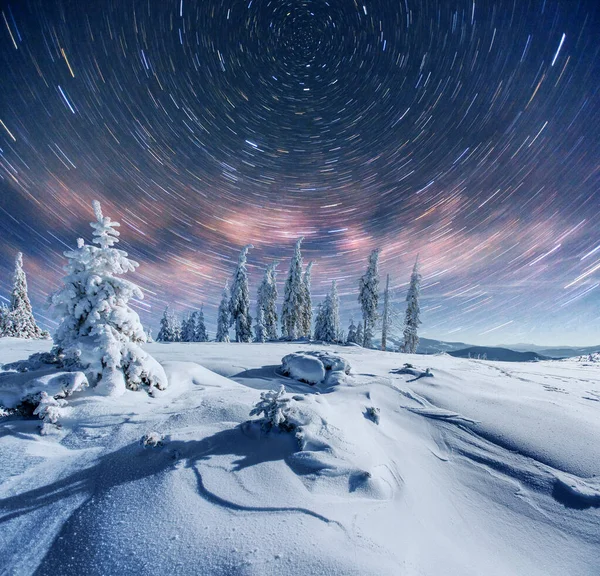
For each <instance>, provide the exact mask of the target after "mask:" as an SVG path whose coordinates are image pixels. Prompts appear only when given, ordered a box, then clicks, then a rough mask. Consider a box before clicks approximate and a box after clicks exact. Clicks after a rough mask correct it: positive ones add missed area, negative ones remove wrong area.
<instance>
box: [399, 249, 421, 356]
mask: <svg viewBox="0 0 600 576" xmlns="http://www.w3.org/2000/svg"><path fill="white" fill-rule="evenodd" d="M420 295H421V273H420V271H419V257H418V256H417V259H416V260H415V265H414V268H413V271H412V274H411V276H410V286H409V287H408V294H407V295H406V316H405V318H404V345H403V347H402V350H403V352H406V353H407V354H416V352H417V347H418V346H419V336H418V335H417V331H418V329H419V324H421V320H420V318H419V316H420V314H421V309H420V307H419V297H420Z"/></svg>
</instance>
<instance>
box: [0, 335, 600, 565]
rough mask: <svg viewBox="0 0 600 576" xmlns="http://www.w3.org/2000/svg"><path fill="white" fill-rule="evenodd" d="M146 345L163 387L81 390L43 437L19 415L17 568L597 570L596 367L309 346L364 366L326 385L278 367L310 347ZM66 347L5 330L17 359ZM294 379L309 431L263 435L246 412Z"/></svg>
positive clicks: (0, 466) (6, 449)
mask: <svg viewBox="0 0 600 576" xmlns="http://www.w3.org/2000/svg"><path fill="white" fill-rule="evenodd" d="M145 348H146V350H147V352H148V353H151V354H152V355H153V356H154V357H155V358H157V360H159V361H160V362H161V363H162V365H163V367H164V370H165V372H166V374H167V375H168V378H169V380H170V385H169V387H168V388H167V390H165V391H164V392H163V393H161V394H160V395H158V396H157V397H155V398H152V397H149V396H148V395H145V394H136V393H134V392H131V391H127V392H126V393H125V394H124V395H123V396H121V397H120V398H117V399H114V398H105V397H102V396H98V395H97V394H95V393H94V390H93V388H90V389H87V390H83V391H80V392H78V393H77V394H73V395H72V396H70V397H69V398H68V400H69V405H68V407H66V410H65V412H64V413H63V414H62V415H61V417H60V420H59V421H58V423H59V424H60V425H61V428H60V429H59V428H56V427H55V426H53V425H52V426H53V429H54V433H53V434H49V435H46V436H40V435H39V434H38V427H39V424H40V423H42V420H40V419H39V418H38V417H37V416H35V417H33V418H31V419H26V418H23V417H19V416H17V415H15V414H13V415H8V416H6V417H5V418H4V419H3V420H2V422H1V426H2V434H1V435H0V524H1V526H2V529H1V530H0V564H1V566H2V571H3V573H6V574H10V575H16V576H21V575H29V574H36V575H39V576H46V575H55V574H60V575H61V576H78V575H80V574H93V575H100V574H102V575H116V574H145V575H148V576H159V575H163V574H169V573H173V572H176V573H177V574H178V575H180V576H192V575H229V574H244V575H246V576H259V575H260V576H276V575H277V576H279V575H281V574H294V575H297V576H308V575H313V574H327V575H330V576H342V575H344V576H345V575H357V576H358V575H361V576H362V575H367V576H375V575H377V576H396V575H398V574H408V575H415V576H416V575H417V574H418V575H419V576H439V575H440V574H443V575H444V576H465V575H468V576H476V575H480V574H485V575H486V576H506V575H511V576H521V575H523V576H565V575H569V576H592V575H596V574H599V573H600V559H599V557H598V550H599V549H600V481H599V479H600V443H598V438H600V417H599V416H600V372H599V371H598V369H599V368H598V367H599V364H597V363H590V362H578V361H577V360H572V361H541V362H536V363H518V362H517V363H510V364H508V363H501V362H491V361H475V360H469V359H462V358H453V357H450V356H429V357H427V365H428V366H429V367H431V371H432V372H434V373H435V378H421V379H419V380H416V381H413V382H409V381H410V380H413V379H414V375H413V374H398V373H394V370H396V369H398V367H399V366H402V364H404V363H410V364H413V365H414V366H419V365H420V362H422V361H423V357H422V356H411V355H405V354H398V353H391V352H381V351H376V350H368V349H365V348H362V347H358V346H337V345H328V346H323V345H315V344H308V343H307V344H304V345H303V354H305V355H307V356H309V354H308V353H309V352H310V353H315V354H316V355H314V356H313V358H325V357H329V358H330V360H329V361H327V360H326V363H327V365H330V366H331V367H332V369H333V367H334V366H336V364H337V365H339V363H340V360H336V361H335V362H334V361H333V357H337V358H340V359H342V360H343V361H345V362H347V363H351V364H352V371H351V373H350V374H349V375H345V378H346V380H345V382H344V383H343V385H339V386H331V387H323V386H322V385H319V386H310V385H308V384H306V383H303V382H300V381H298V380H295V379H291V378H289V377H285V376H283V375H282V374H281V373H280V371H278V369H277V368H278V366H279V365H280V360H281V358H283V357H285V356H287V355H289V354H292V353H295V352H297V349H298V344H294V343H277V342H271V343H268V344H253V343H250V344H235V343H202V344H193V343H192V344H187V343H186V344H178V343H174V344H164V343H161V344H158V343H157V344H151V345H145ZM49 350H50V343H47V342H44V341H42V340H18V339H9V338H8V339H1V340H0V363H3V364H4V365H5V366H6V364H8V363H11V362H15V361H18V360H23V359H24V358H27V357H28V356H29V355H31V354H33V353H36V352H40V353H42V352H48V351H49ZM319 355H320V356H319ZM190 360H193V362H191V361H190ZM320 361H321V362H322V363H323V360H320ZM196 362H197V363H196ZM323 366H324V367H325V364H323ZM40 369H41V368H40ZM338 372H341V373H343V371H342V370H339V371H338ZM421 372H423V370H421ZM5 377H14V378H23V377H25V373H16V372H9V371H5V372H4V373H3V374H2V378H5ZM282 384H283V385H285V387H286V393H285V394H281V395H278V392H275V395H277V396H278V397H279V399H280V400H283V399H289V402H285V403H284V405H286V406H290V408H293V409H290V411H289V413H288V416H287V418H288V421H290V422H292V423H293V425H294V426H295V428H294V429H293V430H292V431H291V432H286V431H280V432H277V431H274V430H272V431H271V432H269V433H268V434H265V433H264V430H262V429H261V425H260V420H259V421H258V423H256V424H253V423H251V422H250V423H249V422H248V414H249V412H250V411H251V410H252V409H253V407H254V406H255V405H256V404H257V403H259V402H260V401H261V394H265V393H266V391H278V390H280V386H281V385H282ZM48 394H49V395H50V394H51V393H50V392H48ZM271 394H273V393H271ZM265 395H266V394H265ZM263 398H264V396H263ZM280 400H276V401H275V405H276V406H280V405H281V403H280ZM271 404H272V401H269V402H267V405H271ZM265 407H267V406H265ZM369 408H378V409H379V410H380V412H379V413H378V414H379V416H380V422H379V425H376V424H375V423H374V421H373V419H372V418H370V417H368V409H369ZM284 411H285V408H284ZM267 413H269V410H268V409H267ZM271 414H275V417H276V421H277V420H278V419H279V417H280V416H277V410H275V412H274V413H273V412H271ZM264 416H265V412H264V411H263V412H262V413H261V415H260V418H261V419H262V418H263V417H264ZM144 435H148V440H150V442H148V446H151V445H152V444H155V440H156V441H157V442H156V444H155V447H154V448H152V449H145V448H144V446H143V443H142V444H141V443H140V438H142V437H143V436H144ZM159 438H162V440H160V441H162V443H163V445H162V446H160V445H159V442H160V441H159V440H158V439H159Z"/></svg>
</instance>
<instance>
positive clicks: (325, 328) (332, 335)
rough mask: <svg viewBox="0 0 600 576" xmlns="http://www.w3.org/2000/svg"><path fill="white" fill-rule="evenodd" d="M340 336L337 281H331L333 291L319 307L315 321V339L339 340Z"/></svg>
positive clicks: (325, 340) (324, 340)
mask: <svg viewBox="0 0 600 576" xmlns="http://www.w3.org/2000/svg"><path fill="white" fill-rule="evenodd" d="M339 336H340V304H339V298H338V293H337V283H336V281H335V280H334V281H333V282H332V283H331V292H330V293H329V294H327V296H325V300H324V301H323V304H322V305H321V306H320V307H319V310H318V313H317V319H316V322H315V340H319V341H322V342H338V340H339Z"/></svg>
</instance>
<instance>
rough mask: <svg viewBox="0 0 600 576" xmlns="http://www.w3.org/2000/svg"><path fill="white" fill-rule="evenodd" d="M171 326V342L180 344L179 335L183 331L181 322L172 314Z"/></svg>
mask: <svg viewBox="0 0 600 576" xmlns="http://www.w3.org/2000/svg"><path fill="white" fill-rule="evenodd" d="M171 324H172V326H173V334H174V337H173V342H181V341H182V340H181V334H182V331H183V325H182V321H181V320H180V319H179V316H177V315H176V314H174V313H173V315H172V319H171Z"/></svg>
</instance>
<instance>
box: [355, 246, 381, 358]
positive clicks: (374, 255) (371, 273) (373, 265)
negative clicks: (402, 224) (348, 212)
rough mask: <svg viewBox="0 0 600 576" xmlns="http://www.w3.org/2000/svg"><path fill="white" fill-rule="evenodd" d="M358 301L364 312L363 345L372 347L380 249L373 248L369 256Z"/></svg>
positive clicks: (360, 283)
mask: <svg viewBox="0 0 600 576" xmlns="http://www.w3.org/2000/svg"><path fill="white" fill-rule="evenodd" d="M358 301H359V302H360V307H361V309H362V314H363V342H362V345H363V346H364V347H365V348H371V340H372V339H373V329H374V328H375V323H376V322H377V306H378V304H379V250H373V252H371V255H370V256H369V265H368V267H367V271H366V272H365V274H364V275H363V276H362V277H361V279H360V282H359V285H358Z"/></svg>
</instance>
